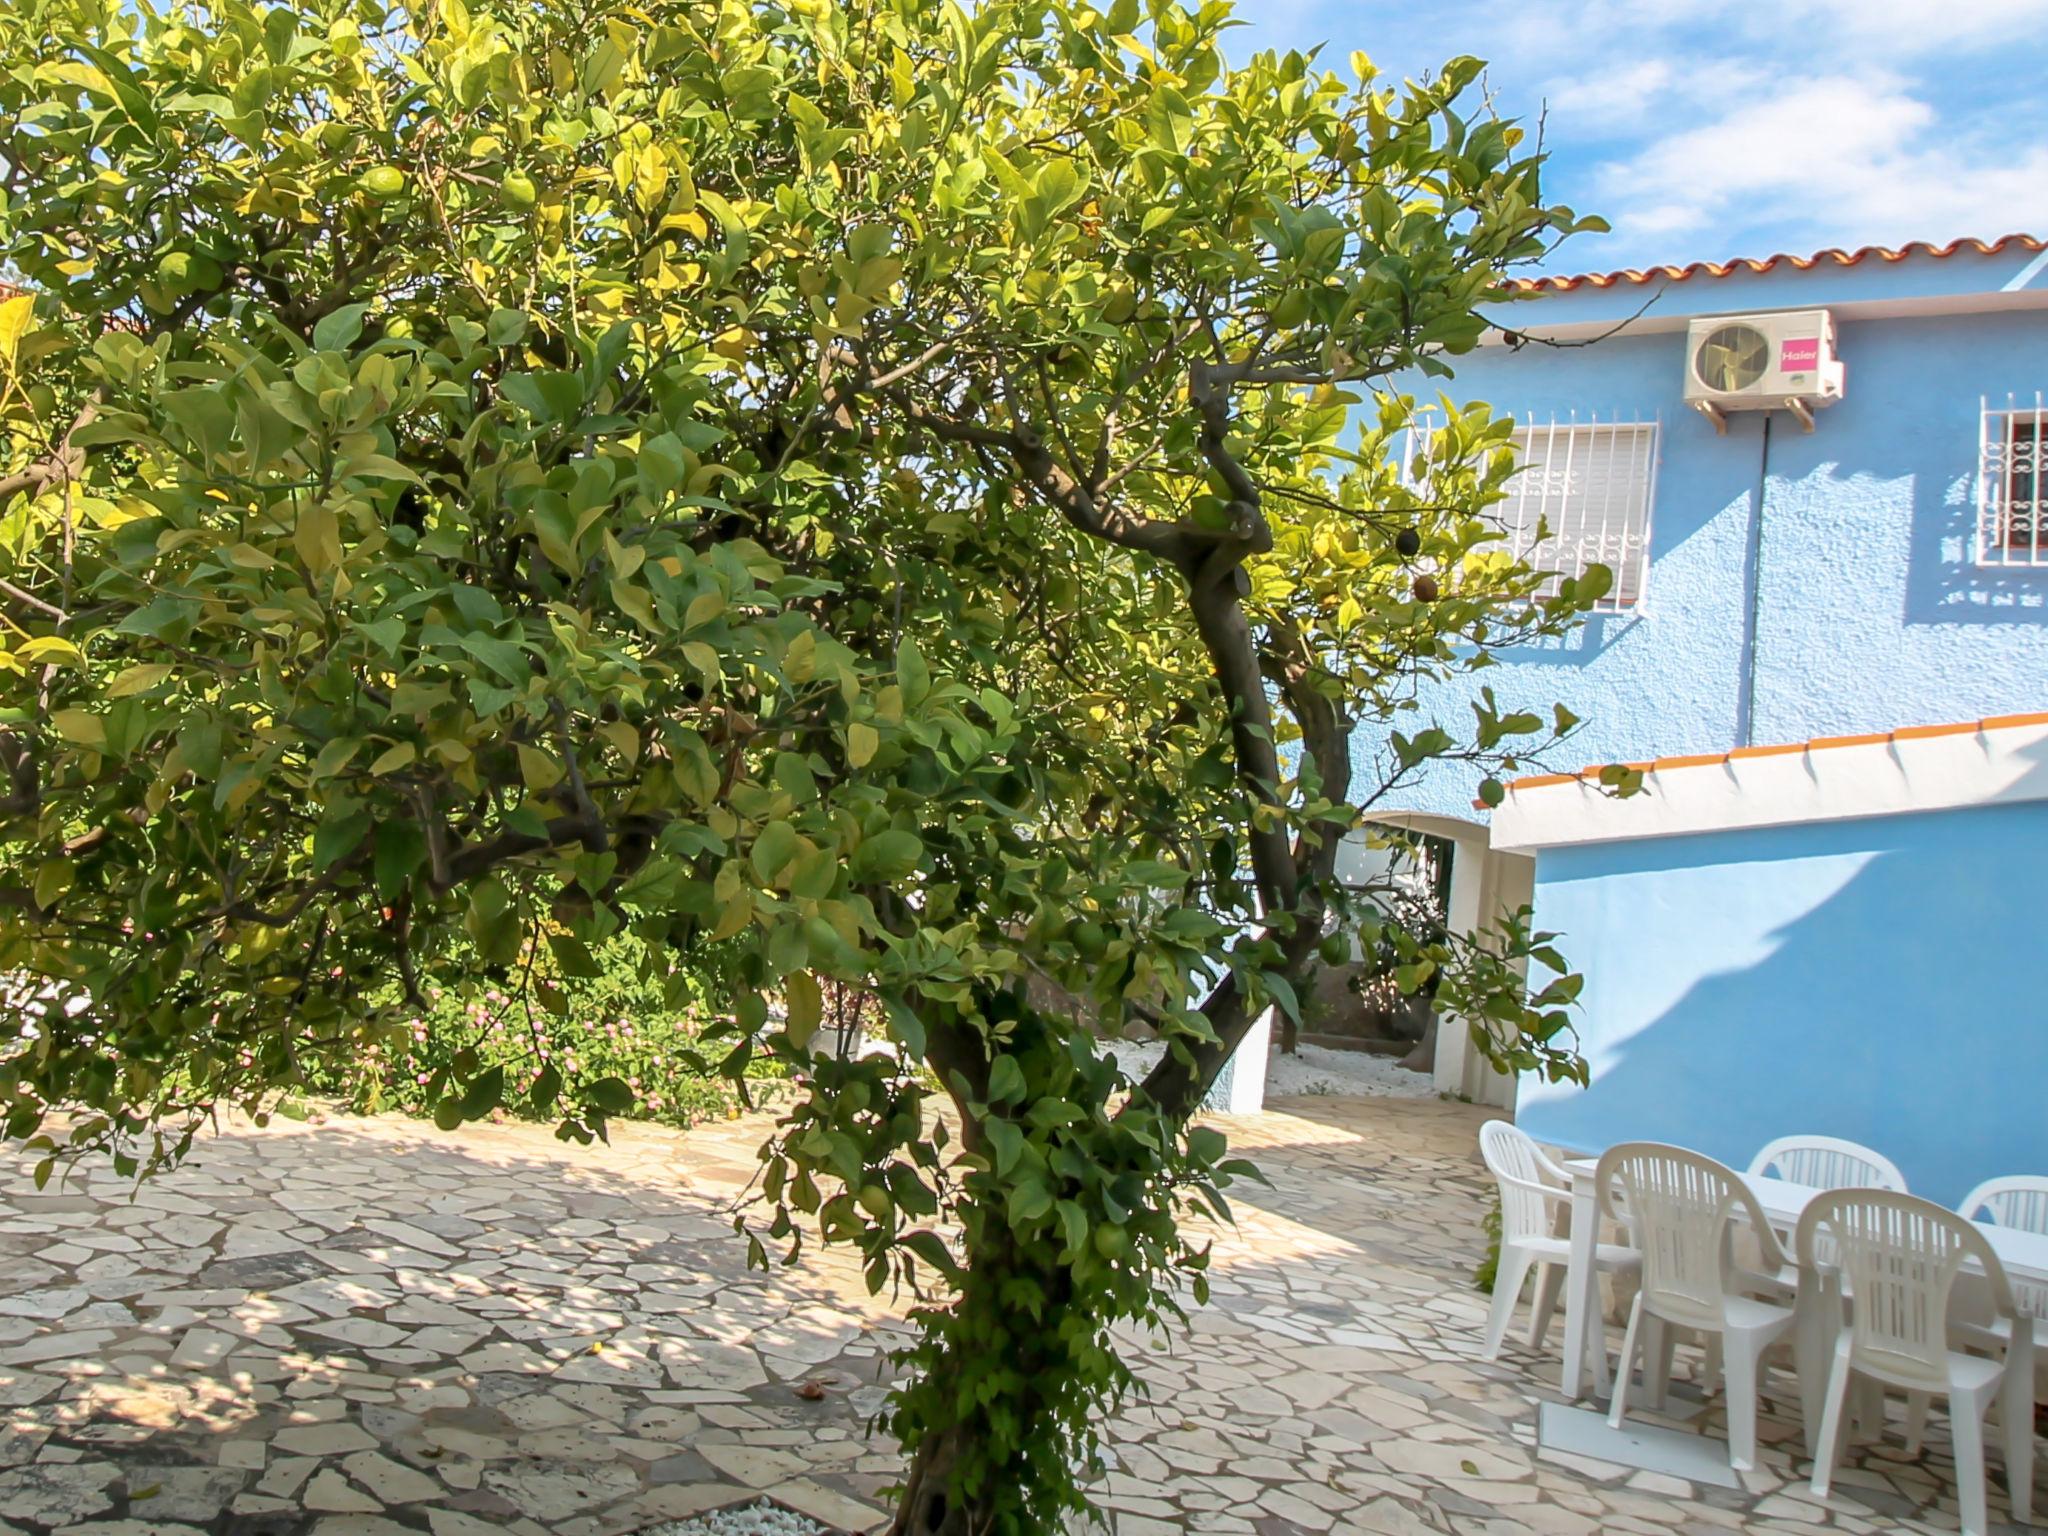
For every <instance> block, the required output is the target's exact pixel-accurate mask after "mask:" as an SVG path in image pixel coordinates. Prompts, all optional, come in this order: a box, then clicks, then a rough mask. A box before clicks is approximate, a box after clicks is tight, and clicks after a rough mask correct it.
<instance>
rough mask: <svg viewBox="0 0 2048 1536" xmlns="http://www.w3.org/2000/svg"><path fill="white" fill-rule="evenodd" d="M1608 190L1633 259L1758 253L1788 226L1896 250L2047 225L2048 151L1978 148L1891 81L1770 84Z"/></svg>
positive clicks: (1796, 78) (1766, 79) (1631, 163)
mask: <svg viewBox="0 0 2048 1536" xmlns="http://www.w3.org/2000/svg"><path fill="white" fill-rule="evenodd" d="M1595 186H1596V187H1597V188H1598V190H1599V193H1600V194H1601V196H1600V199H1599V201H1600V202H1602V203H1604V205H1605V206H1606V207H1608V208H1610V209H1612V210H1613V222H1614V224H1615V234H1616V239H1615V240H1614V241H1613V242H1612V244H1613V246H1614V247H1615V248H1616V249H1617V250H1618V252H1619V253H1620V255H1621V257H1622V259H1627V260H1636V259H1642V258H1643V257H1644V256H1646V255H1648V254H1663V255H1666V256H1669V255H1672V254H1674V247H1682V248H1689V250H1690V254H1691V255H1694V256H1727V255H1731V254H1737V253H1740V254H1757V253H1756V252H1754V251H1751V250H1749V249H1748V241H1747V240H1746V238H1745V237H1746V235H1747V234H1749V233H1750V232H1755V231H1761V230H1764V229H1768V228H1774V227H1781V226H1789V227H1794V228H1807V229H1812V230H1815V231H1824V232H1825V234H1824V235H1823V236H1821V239H1822V240H1823V241H1824V242H1833V243H1842V244H1851V245H1853V244H1863V243H1879V244H1886V245H1896V244H1898V243H1900V242H1902V241H1905V240H1915V239H1934V240H1945V239H1951V238H1954V237H1955V236H1957V235H1963V234H1980V235H1995V234H2002V233H2005V232H2007V231H2009V230H2012V229H2021V228H2026V227H2028V226H2030V225H2044V224H2048V147H2026V148H2021V149H2017V150H2016V149H2015V147H2014V146H2013V145H2012V144H2011V143H2009V142H2006V141H2003V140H1999V141H1995V142H1988V143H1978V142H1976V141H1974V140H1973V139H1972V138H1970V137H1969V136H1967V135H1963V134H1960V133H1957V132H1955V131H1954V130H1952V129H1950V128H1946V127H1945V126H1944V124H1943V122H1942V119H1941V116H1940V114H1939V113H1937V111H1936V110H1935V108H1934V107H1933V106H1932V105H1931V104H1930V103H1929V102H1928V101H1927V100H1925V99H1924V98H1923V97H1922V96H1921V95H1919V94H1916V92H1915V90H1914V89H1913V88H1912V87H1911V86H1909V85H1908V84H1907V83H1906V82H1904V81H1901V80H1900V79H1898V78H1897V77H1895V76H1892V75H1889V74H1883V73H1876V72H1872V73H1869V74H1864V75H1846V74H1835V75H1822V76H1817V77H1806V76H1802V75H1799V74H1796V73H1782V72H1768V73H1766V72H1759V73H1758V74H1757V75H1755V76H1753V77H1752V79H1751V81H1750V85H1749V88H1748V89H1747V90H1745V91H1744V92H1742V93H1741V94H1740V96H1739V97H1737V98H1735V99H1732V100H1727V99H1724V100H1723V102H1722V104H1721V109H1720V111H1719V113H1718V115H1717V116H1715V117H1713V118H1711V119H1709V120H1708V121H1706V122H1703V123H1701V124H1700V125H1699V126H1696V127H1692V128H1686V129H1682V130H1680V131H1678V132H1676V133H1672V134H1668V135H1666V136H1664V137H1662V138H1658V139H1654V140H1652V141H1651V142H1650V143H1648V144H1647V145H1645V146H1644V147H1643V148H1642V149H1641V150H1640V151H1638V152H1636V153H1634V154H1632V155H1630V156H1628V157H1627V158H1625V159H1622V160H1618V161H1610V162H1609V163H1607V164H1606V165H1604V166H1602V167H1601V168H1600V169H1599V170H1598V171H1597V172H1596V173H1595ZM1606 243H1607V242H1603V244H1606ZM1653 244H1654V245H1655V246H1656V247H1657V248H1658V249H1657V252H1654V253H1653V252H1651V251H1650V250H1649V247H1651V246H1652V245H1653Z"/></svg>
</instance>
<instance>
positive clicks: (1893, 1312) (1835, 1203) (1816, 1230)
mask: <svg viewBox="0 0 2048 1536" xmlns="http://www.w3.org/2000/svg"><path fill="white" fill-rule="evenodd" d="M1798 1248H1799V1263H1800V1267H1801V1268H1802V1269H1811V1268H1812V1266H1813V1265H1814V1264H1815V1263H1817V1262H1828V1261H1831V1262H1833V1263H1835V1264H1838V1265H1839V1266H1840V1267H1841V1270H1842V1274H1843V1277H1844V1279H1845V1281H1846V1282H1847V1287H1848V1290H1849V1292H1850V1294H1852V1295H1853V1296H1854V1297H1855V1298H1856V1303H1855V1305H1854V1306H1852V1307H1851V1308H1850V1309H1849V1335H1850V1349H1851V1351H1852V1354H1851V1358H1852V1360H1853V1362H1854V1363H1855V1364H1856V1365H1857V1366H1858V1367H1859V1368H1861V1369H1864V1370H1866V1371H1871V1372H1873V1373H1874V1374H1876V1375H1879V1376H1880V1377H1882V1378H1884V1379H1886V1380H1889V1381H1890V1382H1892V1383H1893V1384H1894V1385H1897V1386H1904V1387H1917V1388H1921V1389H1924V1390H1929V1391H1937V1392H1939V1391H1946V1390H1947V1386H1948V1338H1949V1327H1948V1322H1949V1317H1948V1305H1949V1293H1950V1292H1951V1291H1952V1290H1953V1289H1954V1288H1955V1282H1956V1276H1957V1275H1958V1274H1959V1273H1961V1272H1962V1270H1963V1268H1964V1266H1965V1265H1966V1264H1967V1263H1969V1261H1971V1260H1972V1259H1974V1260H1976V1262H1977V1263H1978V1264H1979V1265H1980V1266H1982V1268H1983V1271H1984V1273H1985V1275H1986V1277H1987V1278H1988V1280H1989V1282H1990V1292H1991V1305H1992V1308H1993V1310H1994V1312H1995V1313H1996V1315H1997V1316H1999V1317H2007V1318H2009V1317H2011V1316H2012V1315H2013V1301H2012V1290H2011V1287H2010V1286H2008V1285H2007V1283H2006V1278H2005V1270H2004V1268H2003V1266H2001V1265H2000V1264H1999V1262H1998V1255H1997V1254H1995V1253H1993V1252H1992V1251H1991V1244H1990V1243H1989V1242H1988V1241H1986V1239H1985V1237H1984V1234H1983V1233H1982V1232H1979V1231H1978V1230H1977V1229H1976V1228H1975V1227H1973V1226H1971V1225H1970V1224H1969V1223H1968V1222H1967V1221H1965V1220H1963V1219H1962V1217H1960V1216H1958V1215H1956V1214H1955V1212H1953V1211H1949V1210H1944V1209H1943V1208H1942V1207H1940V1206H1938V1205H1936V1204H1935V1203H1934V1202H1933V1201H1932V1200H1922V1199H1920V1198H1919V1197H1918V1196H1915V1195H1901V1194H1896V1193H1894V1192H1892V1191H1890V1190H1881V1189H1835V1190H1829V1191H1827V1192H1826V1193H1825V1194H1820V1195H1816V1196H1815V1197H1814V1199H1813V1201H1812V1203H1810V1204H1809V1205H1808V1206H1807V1207H1806V1210H1805V1211H1804V1212H1803V1213H1802V1214H1801V1216H1800V1218H1799V1239H1798ZM1823 1248H1827V1249H1831V1250H1832V1257H1831V1260H1829V1259H1824V1258H1823V1254H1822V1249H1823Z"/></svg>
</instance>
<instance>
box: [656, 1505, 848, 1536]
mask: <svg viewBox="0 0 2048 1536" xmlns="http://www.w3.org/2000/svg"><path fill="white" fill-rule="evenodd" d="M640 1536H834V1533H833V1531H832V1528H831V1527H830V1526H826V1525H820V1524H818V1522H817V1521H815V1520H813V1519H811V1517H810V1516H808V1515H797V1514H792V1513H790V1511H788V1510H786V1509H778V1508H777V1507H776V1506H775V1505H773V1504H770V1503H769V1502H768V1501H767V1500H766V1499H762V1500H760V1501H759V1502H758V1503H754V1504H748V1505H745V1506H744V1507H741V1508H736V1509H714V1510H712V1511H711V1513H710V1514H708V1515H697V1516H694V1517H693V1518H691V1519H688V1520H671V1521H670V1522H669V1523H668V1524H666V1525H653V1526H649V1527H648V1528H647V1529H646V1530H645V1531H643V1532H641V1533H640Z"/></svg>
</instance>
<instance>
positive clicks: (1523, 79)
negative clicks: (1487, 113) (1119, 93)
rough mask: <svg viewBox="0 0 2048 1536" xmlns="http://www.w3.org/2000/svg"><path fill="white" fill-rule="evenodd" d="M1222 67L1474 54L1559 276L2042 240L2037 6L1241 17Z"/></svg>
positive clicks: (1638, 5)
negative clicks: (1534, 187) (1525, 126)
mask: <svg viewBox="0 0 2048 1536" xmlns="http://www.w3.org/2000/svg"><path fill="white" fill-rule="evenodd" d="M1238 15H1239V16H1240V17H1241V18H1242V19H1244V20H1245V21H1247V22H1249V23H1251V25H1250V26H1248V27H1245V28H1243V29H1241V30H1240V31H1239V32H1238V33H1237V34H1236V40H1235V44H1234V46H1233V47H1232V49H1231V52H1232V53H1233V54H1234V55H1237V56H1243V55H1244V54H1246V53H1248V52H1249V51H1251V50H1252V49H1254V48H1265V47H1281V48H1285V47H1308V46H1311V45H1313V44H1315V43H1318V42H1326V43H1327V44H1328V45H1329V46H1328V48H1327V49H1326V50H1325V53H1324V58H1325V60H1326V61H1327V62H1328V63H1329V64H1330V65H1331V66H1332V67H1334V68H1337V69H1340V70H1345V69H1348V65H1347V64H1346V63H1345V61H1346V60H1347V59H1348V58H1349V56H1350V53H1351V51H1352V50H1353V49H1355V48H1356V49H1363V50H1364V51H1365V52H1366V53H1368V54H1370V55H1371V56H1372V58H1373V60H1374V61H1375V62H1376V63H1377V64H1379V66H1380V67H1381V68H1382V70H1384V71H1385V72H1386V73H1388V74H1390V75H1394V76H1396V77H1402V76H1408V75H1415V74H1419V73H1422V72H1424V71H1426V70H1429V69H1432V68H1433V67H1434V66H1435V65H1437V64H1440V63H1441V62H1442V61H1443V60H1444V59H1445V58H1448V57H1451V56H1453V55H1455V54H1460V53H1471V54H1475V55H1477V56H1478V57H1480V58H1483V59H1487V60H1488V61H1489V62H1490V66H1491V67H1490V70H1489V76H1488V79H1489V84H1490V87H1491V89H1492V91H1493V94H1494V97H1495V99H1496V102H1497V104H1498V106H1499V109H1500V110H1501V111H1502V113H1503V114H1505V115H1508V116H1513V117H1520V118H1523V119H1525V120H1528V121H1531V122H1533V121H1534V119H1535V116H1536V113H1537V112H1538V111H1539V110H1543V109H1547V111H1548V122H1547V127H1546V139H1547V142H1548V144H1549V147H1550V151H1551V167H1550V179H1549V182H1548V187H1547V195H1548V196H1550V197H1551V198H1553V199H1555V200H1557V201H1562V202H1565V203H1568V204H1570V205H1571V206H1572V207H1574V208H1576V209H1578V210H1579V211H1580V212H1581V213H1597V214H1600V215H1601V216H1603V217H1605V218H1606V219H1607V220H1608V221H1609V222H1610V223H1612V224H1613V225H1614V233H1613V234H1611V235H1606V236H1580V237H1578V238H1576V239H1574V240H1572V241H1569V242H1567V244H1566V245H1565V247H1564V248H1563V250H1562V251H1560V252H1559V253H1558V254H1557V256H1556V257H1555V258H1554V259H1553V260H1552V261H1551V262H1550V263H1549V266H1550V267H1551V268H1552V269H1554V270H1568V271H1585V270H1606V269H1608V268H1612V267H1621V266H1640V265H1643V264H1645V263H1649V262H1659V261H1670V262H1686V261H1697V260H1725V259H1728V258H1730V257H1735V256H1764V255H1769V254H1771V253H1773V252H1776V251H1792V252H1799V253H1804V252H1807V251H1813V250H1819V249H1822V248H1824V247H1828V246H1850V247H1854V246H1859V245H1869V244H1878V245H1896V244H1899V243H1901V242H1903V241H1906V240H1933V241H1936V242H1941V241H1947V240H1953V239H1956V238H1958V237H1961V236H1965V235H1977V236H1982V237H1985V238H1990V237H1993V236H1996V235H2002V234H2009V233H2012V232H2013V231H2015V230H2023V231H2027V232H2030V233H2038V234H2048V0H1744V3H1732V0H1238Z"/></svg>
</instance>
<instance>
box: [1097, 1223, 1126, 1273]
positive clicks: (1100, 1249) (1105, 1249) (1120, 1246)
mask: <svg viewBox="0 0 2048 1536" xmlns="http://www.w3.org/2000/svg"><path fill="white" fill-rule="evenodd" d="M1095 1251H1096V1253H1097V1254H1098V1255H1100V1256H1101V1257H1103V1258H1105V1259H1108V1260H1109V1261H1110V1262H1111V1263H1114V1262H1116V1260H1118V1259H1120V1258H1122V1257H1123V1256H1124V1255H1125V1254H1127V1253H1129V1252H1130V1251H1131V1239H1130V1237H1129V1235H1128V1234H1127V1233H1125V1231H1124V1229H1123V1228H1122V1227H1119V1226H1117V1225H1116V1224H1115V1223H1114V1222H1108V1221H1104V1222H1099V1223H1097V1225H1096V1228H1095Z"/></svg>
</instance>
